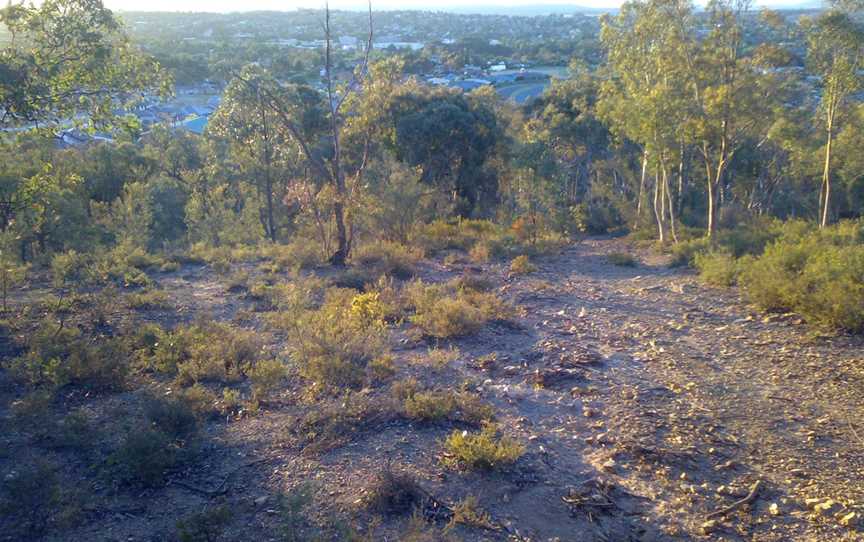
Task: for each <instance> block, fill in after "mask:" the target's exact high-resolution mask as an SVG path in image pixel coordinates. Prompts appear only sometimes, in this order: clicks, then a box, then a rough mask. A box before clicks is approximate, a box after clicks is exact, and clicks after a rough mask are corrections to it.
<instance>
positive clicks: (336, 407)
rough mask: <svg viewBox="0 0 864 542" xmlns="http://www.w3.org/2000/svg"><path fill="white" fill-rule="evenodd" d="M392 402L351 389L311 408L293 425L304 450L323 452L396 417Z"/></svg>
mask: <svg viewBox="0 0 864 542" xmlns="http://www.w3.org/2000/svg"><path fill="white" fill-rule="evenodd" d="M396 414H397V413H396V410H395V409H394V407H393V404H392V402H391V401H386V400H381V399H380V398H372V397H370V396H369V395H368V394H364V393H359V392H353V391H348V392H346V393H344V394H343V395H342V396H340V397H338V398H335V399H333V400H331V401H328V402H326V403H321V404H319V405H317V407H316V408H314V409H312V410H309V411H308V412H307V413H306V414H305V415H304V416H303V417H302V418H300V419H298V420H297V423H295V424H294V425H293V426H291V432H292V433H293V434H294V435H295V436H296V437H297V439H298V440H299V443H300V445H301V446H303V452H304V453H308V454H316V453H321V452H324V451H327V450H331V449H333V448H336V447H338V446H341V445H343V444H345V443H347V442H350V441H351V440H352V439H353V438H354V437H355V436H356V435H357V434H360V433H363V432H366V431H371V430H373V429H375V428H376V427H379V426H381V425H382V424H385V423H387V422H389V421H391V420H393V419H394V418H395V417H396Z"/></svg>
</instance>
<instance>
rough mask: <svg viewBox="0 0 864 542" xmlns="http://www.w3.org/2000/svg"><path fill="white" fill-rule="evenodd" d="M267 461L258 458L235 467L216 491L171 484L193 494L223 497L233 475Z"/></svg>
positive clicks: (179, 482)
mask: <svg viewBox="0 0 864 542" xmlns="http://www.w3.org/2000/svg"><path fill="white" fill-rule="evenodd" d="M268 459H269V458H267V457H259V458H258V459H255V460H253V461H249V462H248V463H243V464H242V465H240V466H239V467H237V468H235V469H234V470H232V471H231V472H229V473H228V474H227V475H226V476H225V478H223V479H222V483H220V484H219V485H218V486H216V489H205V488H203V487H198V486H196V485H193V484H190V483H187V482H184V481H183V480H174V481H173V482H172V483H173V484H174V485H177V486H180V487H182V488H184V489H188V490H189V491H194V492H195V493H200V494H202V495H204V496H206V497H216V496H218V495H224V494H225V493H227V492H228V486H227V485H226V484H227V483H228V480H229V479H231V477H232V476H234V474H236V473H237V472H238V471H239V470H240V469H244V468H246V467H251V466H252V465H256V464H258V463H263V462H264V461H267V460H268Z"/></svg>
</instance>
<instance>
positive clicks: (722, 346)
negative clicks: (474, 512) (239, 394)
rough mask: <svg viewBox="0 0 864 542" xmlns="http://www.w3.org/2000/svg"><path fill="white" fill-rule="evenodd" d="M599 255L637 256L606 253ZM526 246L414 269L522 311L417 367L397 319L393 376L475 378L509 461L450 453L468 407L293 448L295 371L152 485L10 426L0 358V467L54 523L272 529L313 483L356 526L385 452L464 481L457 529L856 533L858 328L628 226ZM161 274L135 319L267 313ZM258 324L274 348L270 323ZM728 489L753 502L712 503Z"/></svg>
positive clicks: (97, 534) (477, 532)
mask: <svg viewBox="0 0 864 542" xmlns="http://www.w3.org/2000/svg"><path fill="white" fill-rule="evenodd" d="M612 252H629V253H631V254H634V255H638V256H639V257H640V259H641V262H642V263H641V264H640V265H638V266H636V267H632V268H631V267H618V266H614V265H611V264H610V263H608V262H607V261H606V255H608V254H610V253H612ZM535 263H536V264H537V265H538V267H539V269H538V271H537V272H535V273H532V274H529V275H525V276H519V277H512V276H509V274H508V271H507V266H505V265H501V264H491V265H484V266H481V267H479V268H478V267H476V266H467V265H463V264H454V265H450V266H446V265H444V264H443V263H441V260H440V259H438V260H435V261H431V262H427V263H424V264H423V266H422V269H421V272H420V276H421V278H422V279H423V280H426V281H439V280H447V279H449V278H453V277H456V276H458V275H459V274H461V273H463V272H465V271H466V269H467V270H471V269H469V268H472V267H473V268H474V271H475V272H482V273H483V274H485V275H486V276H487V277H488V278H490V279H491V280H493V281H494V282H495V283H496V284H497V290H498V293H499V295H500V296H502V297H504V298H505V299H508V300H509V301H511V302H512V303H514V304H515V305H517V306H518V307H519V309H520V316H519V318H517V319H516V321H515V322H512V323H507V324H504V323H499V324H493V325H490V326H487V328H485V329H484V330H483V331H482V332H480V333H479V334H477V335H475V336H472V337H467V338H464V339H459V340H455V341H452V342H445V343H442V344H441V345H439V346H448V345H452V346H455V347H458V348H459V350H460V352H461V354H460V356H459V357H458V359H457V360H456V361H455V362H454V363H453V364H452V365H451V366H450V367H447V368H444V369H441V370H438V371H433V370H432V369H431V368H429V367H418V366H417V365H416V364H412V363H411V362H410V361H409V360H411V359H412V358H413V357H415V356H417V355H419V354H423V353H425V352H426V349H427V348H428V347H429V343H427V342H424V341H418V340H415V339H411V338H409V336H408V335H406V334H405V333H404V331H405V329H404V327H403V328H402V329H400V330H397V331H396V332H395V333H394V338H393V342H394V351H395V354H396V355H397V366H398V367H399V371H400V375H405V374H409V373H410V374H415V375H417V376H418V378H421V379H423V380H425V381H426V382H429V383H437V384H439V385H448V386H453V387H456V386H460V385H461V386H464V387H466V388H469V389H474V390H477V391H478V392H479V393H480V395H481V396H482V397H483V398H484V399H485V400H486V401H488V402H490V403H491V404H493V405H494V406H495V407H496V409H497V410H498V416H497V417H498V421H499V423H500V425H501V427H502V429H503V431H504V432H506V433H508V434H510V435H512V436H515V437H516V438H518V439H519V440H521V441H522V442H524V443H525V444H526V446H527V452H526V454H525V456H524V457H523V458H521V459H520V460H519V461H518V462H517V463H516V464H515V465H514V466H513V467H511V468H508V469H505V470H503V471H500V472H493V473H461V472H455V471H452V470H448V469H446V468H444V467H443V466H442V465H441V462H440V453H441V446H440V441H441V440H442V439H443V438H445V437H446V436H447V435H448V434H449V433H450V432H451V431H452V430H453V429H454V428H461V426H458V425H454V424H437V425H423V424H416V423H409V422H407V421H404V420H402V419H400V418H398V417H388V416H380V417H377V418H374V419H371V420H368V424H367V425H366V426H364V427H362V428H360V430H358V432H357V433H356V434H353V435H349V436H348V437H349V438H346V440H345V442H342V443H336V444H335V445H334V446H333V447H331V448H329V449H328V448H323V449H316V450H312V449H304V447H303V446H302V444H301V443H298V441H297V439H296V438H294V436H293V435H292V428H294V427H295V426H296V422H297V417H298V416H299V415H302V414H303V413H304V412H306V411H307V410H308V409H310V408H318V406H316V405H310V404H309V403H308V402H305V401H303V400H302V395H303V391H304V390H303V384H302V382H299V381H297V382H293V383H291V384H290V386H289V388H288V389H286V390H285V391H284V393H282V394H281V395H280V397H279V399H278V400H276V401H272V402H271V403H269V404H267V405H265V407H264V408H263V410H262V412H260V413H259V414H257V415H254V416H249V417H244V418H242V419H239V420H221V421H214V422H211V423H209V424H207V426H206V427H205V429H204V439H203V444H202V450H201V455H200V457H201V459H200V460H199V461H197V462H195V463H193V464H191V465H190V466H189V467H187V468H185V469H184V470H183V471H182V472H174V473H171V475H170V476H169V482H168V483H167V485H165V487H162V488H156V489H136V490H134V491H132V490H128V489H124V488H116V487H113V486H112V484H111V483H110V482H106V481H105V480H103V479H99V478H94V477H93V476H92V475H91V474H90V473H91V470H88V469H90V468H91V467H92V464H93V462H94V461H95V460H97V459H98V457H96V458H94V457H93V456H87V457H81V456H79V455H75V454H70V453H67V452H65V451H62V450H60V451H58V450H53V449H50V450H46V449H45V448H44V447H40V446H39V443H34V442H33V441H32V439H29V438H28V435H27V431H26V429H21V428H20V427H17V426H16V427H12V425H10V426H9V427H8V428H7V427H6V422H7V421H8V418H9V416H8V415H7V414H8V409H7V405H9V404H10V403H11V402H12V401H13V400H15V399H16V398H17V397H18V394H19V390H17V388H16V387H15V386H13V385H12V384H11V383H9V382H8V377H7V376H6V375H5V374H4V373H3V372H2V371H0V393H2V397H0V405H3V406H2V407H0V415H2V419H0V422H2V423H3V425H4V436H3V437H2V442H3V444H2V447H3V448H5V451H4V452H0V472H2V473H3V474H6V473H7V472H9V470H10V469H11V468H14V462H15V461H16V460H17V459H20V458H22V457H26V456H28V455H29V454H34V453H37V454H45V455H48V456H51V457H52V458H54V459H56V460H57V461H59V462H60V463H61V464H62V465H64V476H65V477H66V479H67V480H69V481H70V482H71V484H72V485H76V484H77V485H80V486H81V487H80V489H81V490H82V491H83V492H84V493H86V494H87V495H88V497H87V498H86V499H85V502H84V504H83V506H82V511H81V512H80V514H79V517H78V520H77V521H76V522H75V523H74V524H73V525H71V526H70V527H68V528H66V529H65V530H63V534H62V535H56V536H52V535H49V536H48V537H47V538H46V539H49V540H55V539H56V540H69V541H72V540H106V541H107V540H112V541H114V540H116V541H121V540H122V541H131V540H153V541H156V540H171V539H173V537H174V534H173V533H174V531H175V528H174V525H175V522H176V520H177V518H179V517H182V516H184V515H187V514H189V513H191V512H195V511H200V510H201V509H203V508H205V507H206V506H211V505H214V504H216V503H225V504H227V505H228V506H229V508H230V509H231V510H232V511H233V512H234V519H233V521H232V522H231V525H230V527H229V529H228V530H227V531H226V533H225V534H224V535H223V536H222V538H220V540H277V539H278V538H277V535H276V534H274V533H275V532H276V527H275V526H276V525H277V524H278V522H279V521H280V518H281V517H282V515H281V513H280V512H279V509H278V506H277V502H278V495H280V494H282V493H284V492H286V491H288V490H290V489H291V488H295V487H297V486H298V485H300V484H301V483H303V482H309V481H311V482H313V484H314V485H313V487H314V488H315V493H316V500H315V502H316V505H315V506H314V507H313V509H312V517H311V520H312V522H313V523H314V522H318V523H321V524H325V523H328V521H330V520H332V518H333V517H336V516H341V517H347V518H352V523H353V524H354V526H355V528H357V529H359V530H361V531H363V530H366V531H368V529H369V527H368V525H369V521H370V514H369V513H367V512H366V511H364V510H362V509H360V507H359V506H358V504H357V503H358V502H362V500H363V497H364V494H365V493H366V491H367V490H368V488H369V487H370V484H371V483H372V481H373V480H374V478H375V477H376V476H377V474H378V473H380V472H381V471H382V470H383V469H385V468H387V467H388V466H389V467H390V468H392V469H393V470H396V471H399V472H410V473H412V474H414V475H416V476H417V478H418V479H419V482H420V484H421V486H422V487H423V489H424V490H425V491H426V492H428V494H430V495H432V496H434V497H435V499H437V500H438V501H440V502H441V503H443V504H444V505H445V506H452V505H453V504H455V503H456V502H458V501H461V500H462V499H464V498H465V497H466V496H468V495H474V496H476V497H477V498H478V500H479V503H480V505H481V506H482V507H483V508H484V509H485V510H486V511H488V512H489V513H490V514H491V517H492V520H493V522H494V524H495V526H496V527H497V528H496V529H482V528H469V527H459V528H458V529H456V530H455V531H454V535H456V536H458V537H459V538H461V539H464V540H531V541H547V540H558V541H591V540H598V541H609V542H618V541H631V540H632V541H637V540H638V541H651V540H730V541H737V540H742V541H743V540H760V541H786V540H802V541H805V540H806V541H811V540H812V541H835V540H838V541H841V540H864V522H862V520H861V516H862V514H864V440H862V437H864V416H862V414H864V357H862V356H864V340H862V338H860V337H846V336H823V335H818V334H816V333H814V331H813V329H812V328H810V327H808V326H807V325H806V324H805V323H803V322H802V321H800V319H799V318H797V317H796V316H794V315H764V314H760V313H757V312H755V311H754V310H753V309H751V308H749V307H748V306H747V305H746V304H745V303H744V302H743V301H742V300H741V299H740V298H739V295H738V294H737V292H736V291H734V290H720V289H713V288H707V287H705V286H703V285H702V284H700V283H699V282H698V280H697V277H695V276H694V275H693V274H692V273H690V272H687V271H682V270H673V269H669V268H668V267H667V266H666V265H665V261H664V259H663V257H662V256H658V255H656V254H654V253H652V252H650V251H647V250H639V249H635V248H633V247H632V246H630V245H628V244H627V242H626V241H624V240H616V239H592V240H586V241H583V242H581V243H579V244H577V245H575V246H572V247H570V248H568V249H566V250H565V251H563V252H562V253H561V254H559V255H557V256H553V257H547V258H541V259H538V260H537V261H536V262H535ZM155 278H156V279H157V280H158V282H159V285H160V287H161V288H163V289H165V290H166V291H168V293H169V294H170V296H171V299H172V300H173V302H174V304H175V307H174V309H173V310H170V311H152V312H148V313H140V312H139V313H137V316H136V318H143V319H151V320H155V321H160V322H162V323H165V324H169V325H171V324H174V323H177V322H180V321H189V320H192V319H194V318H196V317H200V316H201V315H202V314H207V315H209V316H211V317H213V318H215V319H217V320H219V319H223V320H230V319H233V318H235V317H238V315H241V316H243V317H244V318H245V320H244V323H243V325H244V326H251V327H256V328H257V327H260V321H259V316H258V315H257V314H256V313H253V312H251V309H252V305H253V304H252V302H251V301H248V300H246V299H244V298H243V296H242V295H241V294H235V293H229V292H227V290H226V288H225V286H224V280H223V279H220V278H218V277H214V275H213V274H212V273H211V272H209V270H207V269H206V268H203V267H187V268H184V269H183V270H181V271H180V272H176V273H171V274H162V275H160V276H157V277H155ZM250 315H251V316H250ZM125 317H126V318H132V316H131V315H127V316H125ZM268 342H269V343H270V346H271V347H272V348H274V349H278V348H279V338H278V337H273V338H271V339H270V340H269V341H268ZM480 360H482V361H483V363H480ZM366 393H368V394H369V396H370V397H373V398H375V397H378V396H383V395H384V394H385V393H386V391H385V390H383V388H382V389H373V390H367V391H366ZM61 403H62V404H59V405H57V407H58V408H60V409H64V408H67V407H68V406H70V405H71V404H73V403H74V404H75V405H82V404H83V405H87V406H88V408H91V409H92V410H93V411H94V415H96V416H97V417H98V419H100V420H102V421H103V422H104V424H105V427H106V428H113V427H115V425H117V424H118V423H119V422H118V420H119V419H121V417H120V416H119V415H118V413H119V414H123V413H126V414H130V415H133V416H134V415H136V413H137V411H136V408H137V407H136V405H137V403H136V394H135V393H132V392H130V393H126V394H119V395H114V396H111V397H101V398H97V399H93V400H89V399H88V398H86V397H76V396H71V395H70V396H69V397H65V398H63V399H62V400H61ZM109 444H110V443H107V442H106V443H104V447H105V448H106V449H107V448H108V447H109ZM97 456H98V454H97ZM94 480H95V481H94ZM757 481H758V482H760V484H759V486H758V491H757V492H756V493H754V494H752V495H748V493H750V490H751V488H752V487H753V486H754V484H755V483H756V482H757ZM747 497H749V498H747ZM808 499H819V500H811V501H809V502H808ZM829 499H831V500H833V501H834V502H833V503H831V502H830V501H829ZM737 501H746V502H741V503H740V505H737V506H735V507H732V508H730V509H729V510H728V511H725V512H724V513H719V514H718V513H717V512H721V511H724V509H725V508H726V507H729V506H730V505H732V504H733V503H736V502H737ZM817 505H818V506H817ZM814 508H815V509H814ZM853 512H854V513H855V514H854V515H851V516H850V514H852V513H853ZM844 518H846V519H844ZM406 523H407V518H405V517H401V518H384V520H383V522H382V523H381V524H380V525H378V526H377V527H375V528H374V532H373V533H371V535H370V539H372V540H399V539H400V535H399V534H398V533H400V532H401V530H402V529H403V527H404V525H405V524H406ZM0 524H2V521H0ZM439 526H443V523H439ZM11 539H12V538H9V537H8V536H7V537H5V538H4V534H3V533H0V540H11Z"/></svg>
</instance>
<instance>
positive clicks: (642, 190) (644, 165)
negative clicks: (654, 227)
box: [633, 151, 648, 230]
mask: <svg viewBox="0 0 864 542" xmlns="http://www.w3.org/2000/svg"><path fill="white" fill-rule="evenodd" d="M647 171H648V151H643V152H642V176H641V177H640V179H639V199H638V200H637V201H636V220H635V221H634V222H633V229H634V230H635V229H637V228H638V227H639V219H640V218H642V200H643V199H645V176H646V173H647Z"/></svg>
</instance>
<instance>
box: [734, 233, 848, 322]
mask: <svg viewBox="0 0 864 542" xmlns="http://www.w3.org/2000/svg"><path fill="white" fill-rule="evenodd" d="M740 267H741V268H742V272H741V277H740V283H741V285H742V286H743V288H744V291H745V292H746V294H747V296H748V298H749V299H750V300H751V301H752V302H753V303H755V304H756V305H758V306H759V307H761V308H763V309H766V310H790V311H795V312H798V313H799V314H801V315H803V316H804V317H805V318H806V319H807V321H808V322H811V323H814V324H817V325H821V326H825V327H830V328H838V329H845V330H849V331H853V332H860V331H862V330H864V223H862V222H860V221H858V222H845V223H840V224H837V225H835V226H832V227H830V228H826V229H824V230H818V231H810V232H807V231H806V230H802V228H800V227H799V226H798V225H797V224H793V225H792V226H791V227H790V228H789V229H788V230H784V232H783V235H782V236H781V237H780V238H779V239H778V240H777V241H775V242H773V243H771V244H770V245H768V247H767V248H766V249H765V252H764V253H763V254H762V255H761V256H759V257H757V258H752V259H749V258H748V259H747V260H746V261H745V262H744V263H742V264H740Z"/></svg>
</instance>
